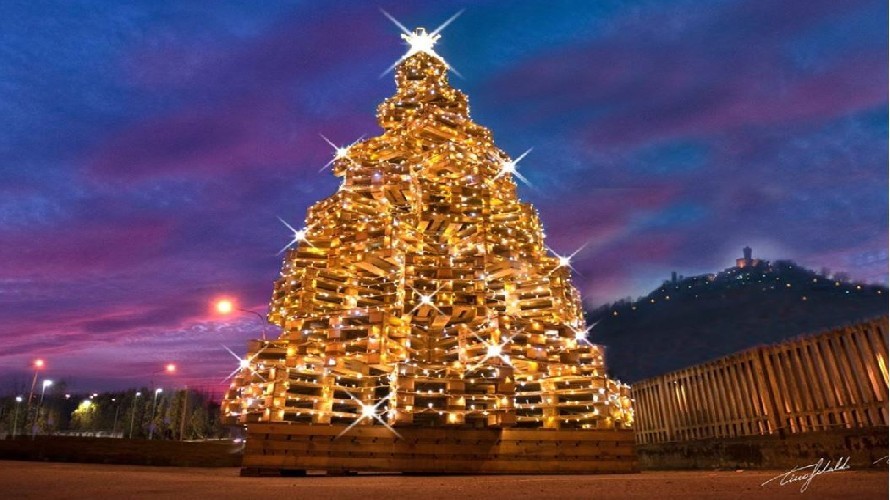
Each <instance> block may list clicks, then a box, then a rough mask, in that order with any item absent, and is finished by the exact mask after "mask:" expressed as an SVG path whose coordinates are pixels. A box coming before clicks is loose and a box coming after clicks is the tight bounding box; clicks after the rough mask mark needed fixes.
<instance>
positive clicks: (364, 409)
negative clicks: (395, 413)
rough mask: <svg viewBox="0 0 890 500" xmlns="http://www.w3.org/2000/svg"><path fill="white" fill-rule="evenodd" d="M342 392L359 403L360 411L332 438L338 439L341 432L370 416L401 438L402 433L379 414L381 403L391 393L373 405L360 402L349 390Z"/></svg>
mask: <svg viewBox="0 0 890 500" xmlns="http://www.w3.org/2000/svg"><path fill="white" fill-rule="evenodd" d="M344 392H345V393H346V394H347V395H348V396H349V397H350V398H352V399H353V400H355V401H356V402H357V403H358V404H359V405H360V408H361V413H359V416H358V418H356V419H355V421H354V422H352V423H351V424H349V427H347V428H345V429H343V432H341V433H340V434H337V437H336V438H334V439H338V438H339V437H340V436H342V435H343V434H346V433H347V432H349V431H350V430H351V429H352V428H353V427H355V426H356V425H358V424H359V423H360V422H361V421H362V420H364V419H366V418H370V419H373V420H376V421H378V422H380V423H381V424H383V426H384V427H386V428H387V429H389V431H390V432H392V433H393V434H395V435H396V436H397V437H398V438H399V439H402V435H401V434H399V433H398V432H396V430H395V429H393V428H392V426H391V425H389V423H387V422H386V420H383V418H381V416H380V415H381V413H382V412H381V411H380V406H381V405H383V403H386V402H387V401H389V398H390V397H392V393H389V394H387V395H386V396H384V397H383V398H381V399H380V401H377V403H376V404H373V405H372V404H366V403H364V402H362V400H360V399H359V398H357V397H355V396H353V395H352V393H351V392H349V391H344Z"/></svg>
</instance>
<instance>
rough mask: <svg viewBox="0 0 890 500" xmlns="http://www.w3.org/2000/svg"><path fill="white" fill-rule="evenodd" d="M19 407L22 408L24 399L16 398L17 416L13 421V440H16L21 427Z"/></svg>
mask: <svg viewBox="0 0 890 500" xmlns="http://www.w3.org/2000/svg"><path fill="white" fill-rule="evenodd" d="M19 406H22V397H21V396H16V397H15V416H14V417H13V419H12V439H15V435H16V433H17V432H18V430H19V429H18V426H19Z"/></svg>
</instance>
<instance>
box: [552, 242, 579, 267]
mask: <svg viewBox="0 0 890 500" xmlns="http://www.w3.org/2000/svg"><path fill="white" fill-rule="evenodd" d="M586 246H587V243H585V244H583V245H581V246H580V247H578V249H577V250H575V251H574V252H572V253H570V254H568V255H560V254H558V253H556V251H555V250H553V249H552V248H550V247H547V250H550V252H552V253H553V255H555V256H556V258H557V259H558V260H559V263H558V264H557V266H556V267H555V268H554V269H553V271H556V270H557V269H559V268H560V267H568V268H569V269H571V270H572V271H575V272H576V273H577V272H578V270H577V269H575V268H574V267H572V259H574V258H575V256H576V255H578V253H580V252H581V250H584V247H586ZM553 271H550V272H551V273H552V272H553Z"/></svg>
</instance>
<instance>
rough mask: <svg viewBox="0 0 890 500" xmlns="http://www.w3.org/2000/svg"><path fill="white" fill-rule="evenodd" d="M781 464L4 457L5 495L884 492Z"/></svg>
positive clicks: (858, 477)
mask: <svg viewBox="0 0 890 500" xmlns="http://www.w3.org/2000/svg"><path fill="white" fill-rule="evenodd" d="M783 472H784V471H741V472H725V471H720V472H717V471H715V472H708V471H698V472H643V473H640V474H603V475H585V476H400V475H360V476H345V477H324V476H308V477H280V478H279V477H264V478H247V477H239V475H238V474H239V469H237V468H215V469H210V468H168V467H143V466H129V465H92V464H89V465H88V464H62V463H47V462H10V461H0V497H2V498H10V499H13V498H39V499H41V500H48V499H55V498H99V499H102V500H107V499H112V498H144V497H147V498H188V499H191V498H213V499H226V498H237V499H240V500H244V499H253V498H258V499H276V498H294V499H303V498H307V499H308V498H311V499H313V500H315V499H324V498H361V499H363V500H372V499H378V498H380V499H407V498H423V499H424V500H433V499H457V500H470V499H485V500H493V499H497V498H534V499H540V498H559V499H571V498H596V499H602V498H646V499H653V498H654V499H657V500H668V499H681V498H682V499H691V498H720V499H729V498H795V499H799V498H803V497H804V496H805V497H807V498H811V499H812V498H838V499H845V500H850V499H857V500H859V499H869V498H881V499H886V498H887V497H888V496H887V495H888V483H887V481H888V473H887V470H886V468H885V469H883V470H847V471H839V472H832V473H827V474H822V475H819V476H817V477H815V478H813V480H812V482H811V483H810V484H809V487H808V488H807V490H806V491H805V492H803V493H801V491H800V486H801V483H800V482H798V483H792V484H787V485H784V486H780V485H779V484H775V483H777V481H773V483H770V484H767V485H766V486H761V483H763V482H764V481H766V480H768V479H770V478H772V477H774V476H776V475H778V474H781V473H783Z"/></svg>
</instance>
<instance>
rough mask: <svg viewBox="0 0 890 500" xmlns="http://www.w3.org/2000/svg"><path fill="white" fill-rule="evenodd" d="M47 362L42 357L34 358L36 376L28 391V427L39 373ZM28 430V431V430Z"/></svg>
mask: <svg viewBox="0 0 890 500" xmlns="http://www.w3.org/2000/svg"><path fill="white" fill-rule="evenodd" d="M45 364H46V363H44V362H43V360H42V359H39V358H38V359H35V360H34V363H33V365H34V377H33V378H32V379H31V392H29V393H28V407H27V408H26V409H25V428H27V425H28V420H29V419H30V418H31V401H32V400H33V399H34V387H35V386H36V385H37V374H38V373H39V372H40V370H42V369H43V367H44V365H45ZM26 432H27V431H26Z"/></svg>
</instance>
